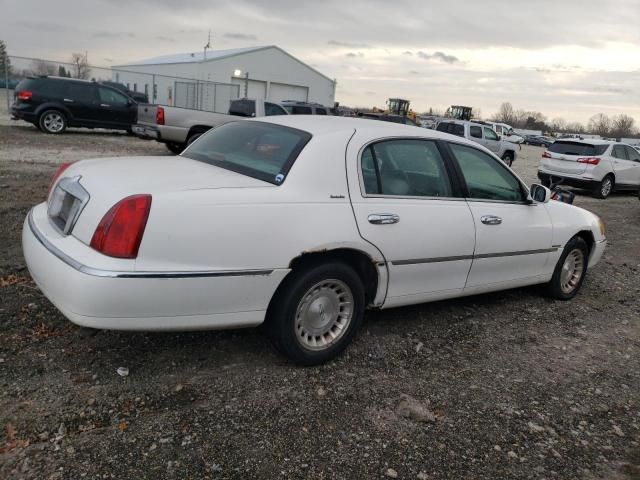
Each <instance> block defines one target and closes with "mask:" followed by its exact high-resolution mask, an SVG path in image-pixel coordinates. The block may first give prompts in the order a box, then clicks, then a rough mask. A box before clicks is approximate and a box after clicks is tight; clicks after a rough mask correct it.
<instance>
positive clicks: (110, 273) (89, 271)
mask: <svg viewBox="0 0 640 480" xmlns="http://www.w3.org/2000/svg"><path fill="white" fill-rule="evenodd" d="M27 221H28V223H29V228H30V229H31V233H33V235H34V236H35V237H36V239H37V240H38V242H40V243H41V244H42V246H43V247H44V248H46V249H47V250H48V251H49V252H50V253H51V254H52V255H53V256H55V257H56V258H58V259H59V260H62V261H63V262H64V263H66V264H67V265H69V266H70V267H71V268H73V269H74V270H77V271H78V272H80V273H84V274H86V275H91V276H94V277H108V278H200V277H244V276H265V275H271V273H273V270H216V271H211V270H202V271H175V272H149V271H138V272H136V271H129V272H124V271H116V270H103V269H101V268H94V267H89V266H87V265H84V264H83V263H80V262H78V261H77V260H74V259H73V258H71V257H70V256H69V255H67V254H66V253H64V252H63V251H62V250H60V249H59V248H58V247H56V246H55V245H53V244H52V243H51V242H50V241H49V240H47V238H46V237H45V236H44V235H43V234H42V233H41V232H40V231H39V230H38V228H37V227H36V225H35V222H34V220H33V209H32V210H31V211H30V212H29V214H28V216H27Z"/></svg>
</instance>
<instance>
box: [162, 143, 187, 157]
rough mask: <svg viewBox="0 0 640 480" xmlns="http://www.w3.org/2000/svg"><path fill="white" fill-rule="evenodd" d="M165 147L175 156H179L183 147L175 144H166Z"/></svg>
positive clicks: (180, 144)
mask: <svg viewBox="0 0 640 480" xmlns="http://www.w3.org/2000/svg"><path fill="white" fill-rule="evenodd" d="M165 145H166V147H167V149H168V150H169V151H170V152H171V153H175V154H176V155H180V154H181V153H182V151H183V150H184V147H185V145H184V144H182V143H175V142H167V143H165Z"/></svg>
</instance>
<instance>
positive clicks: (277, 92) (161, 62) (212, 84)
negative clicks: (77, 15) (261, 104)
mask: <svg viewBox="0 0 640 480" xmlns="http://www.w3.org/2000/svg"><path fill="white" fill-rule="evenodd" d="M112 68H113V75H112V78H113V80H114V81H117V82H120V83H124V84H126V85H127V86H128V87H129V88H130V89H131V90H135V91H140V92H145V93H148V95H149V98H150V99H151V100H152V101H154V103H160V104H169V105H175V106H180V107H188V108H199V109H202V110H209V111H216V112H225V111H226V110H227V109H228V107H229V100H231V99H233V98H241V97H245V96H247V97H249V98H264V99H267V100H271V101H275V102H279V101H282V100H302V101H308V102H317V103H320V104H322V105H325V106H327V107H331V106H333V104H334V98H335V81H334V80H332V79H331V78H329V77H327V76H326V75H323V74H322V73H320V72H318V71H317V70H315V69H314V68H312V67H310V66H309V65H307V64H305V63H304V62H302V61H300V60H298V59H297V58H295V57H293V56H292V55H290V54H289V53H287V52H285V51H284V50H282V49H281V48H279V47H277V46H275V45H270V46H264V47H249V48H236V49H232V50H208V51H207V52H206V56H205V53H204V52H194V53H184V54H176V55H165V56H161V57H155V58H150V59H147V60H141V61H137V62H133V63H130V64H125V65H117V66H115V65H114V66H113V67H112ZM176 77H179V78H176Z"/></svg>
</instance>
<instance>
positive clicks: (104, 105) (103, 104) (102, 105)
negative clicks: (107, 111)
mask: <svg viewBox="0 0 640 480" xmlns="http://www.w3.org/2000/svg"><path fill="white" fill-rule="evenodd" d="M100 106H101V107H105V108H109V107H110V106H111V105H107V104H106V103H101V104H100Z"/></svg>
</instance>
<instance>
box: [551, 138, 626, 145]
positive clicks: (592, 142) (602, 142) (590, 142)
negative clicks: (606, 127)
mask: <svg viewBox="0 0 640 480" xmlns="http://www.w3.org/2000/svg"><path fill="white" fill-rule="evenodd" d="M556 141H563V142H572V143H586V144H588V145H611V144H612V143H617V142H613V141H611V140H602V139H600V138H573V137H565V138H558V140H556Z"/></svg>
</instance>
